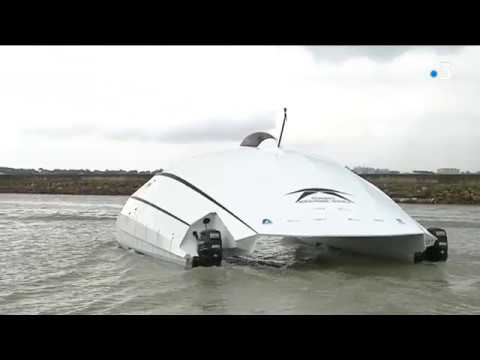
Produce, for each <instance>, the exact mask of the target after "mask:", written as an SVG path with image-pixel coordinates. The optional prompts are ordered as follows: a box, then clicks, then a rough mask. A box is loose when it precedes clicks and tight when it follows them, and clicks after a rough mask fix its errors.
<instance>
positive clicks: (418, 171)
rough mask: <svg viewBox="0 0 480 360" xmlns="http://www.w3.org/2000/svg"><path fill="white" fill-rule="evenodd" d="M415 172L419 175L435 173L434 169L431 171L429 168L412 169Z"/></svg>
mask: <svg viewBox="0 0 480 360" xmlns="http://www.w3.org/2000/svg"><path fill="white" fill-rule="evenodd" d="M412 172H413V173H414V174H418V175H431V174H434V172H433V171H429V170H413V171H412Z"/></svg>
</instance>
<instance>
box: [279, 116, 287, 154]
mask: <svg viewBox="0 0 480 360" xmlns="http://www.w3.org/2000/svg"><path fill="white" fill-rule="evenodd" d="M283 112H284V114H285V115H284V117H283V124H282V131H281V132H280V138H279V139H278V145H277V147H280V143H281V142H282V135H283V129H284V128H285V121H287V108H284V109H283Z"/></svg>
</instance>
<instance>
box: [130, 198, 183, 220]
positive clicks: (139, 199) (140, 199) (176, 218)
mask: <svg viewBox="0 0 480 360" xmlns="http://www.w3.org/2000/svg"><path fill="white" fill-rule="evenodd" d="M130 198H131V199H135V200H138V201H141V202H143V203H144V204H147V205H149V206H151V207H153V208H155V209H157V210H159V211H161V212H163V213H165V214H167V215H168V216H171V217H172V218H174V219H175V220H178V221H180V222H181V223H183V224H185V225H187V226H190V224H189V223H187V222H186V221H184V220H182V219H180V218H179V217H178V216H175V215H173V214H172V213H170V212H168V211H167V210H164V209H162V208H161V207H158V206H157V205H155V204H152V203H151V202H149V201H147V200H145V199H142V198H139V197H137V196H130Z"/></svg>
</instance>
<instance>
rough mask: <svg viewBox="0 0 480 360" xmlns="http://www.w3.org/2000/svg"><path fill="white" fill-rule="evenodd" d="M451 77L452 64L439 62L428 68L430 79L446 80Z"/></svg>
mask: <svg viewBox="0 0 480 360" xmlns="http://www.w3.org/2000/svg"><path fill="white" fill-rule="evenodd" d="M451 76H452V64H450V63H449V62H448V61H440V62H439V63H437V64H436V65H434V66H432V67H431V68H430V77H431V78H432V79H441V80H446V79H450V77H451Z"/></svg>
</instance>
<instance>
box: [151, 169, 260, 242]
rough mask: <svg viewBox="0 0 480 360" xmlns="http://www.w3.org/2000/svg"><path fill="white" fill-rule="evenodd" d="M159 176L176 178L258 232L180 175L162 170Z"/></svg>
mask: <svg viewBox="0 0 480 360" xmlns="http://www.w3.org/2000/svg"><path fill="white" fill-rule="evenodd" d="M158 175H159V176H165V177H168V178H171V179H173V180H176V181H178V182H180V183H182V184H183V185H186V186H188V187H189V188H190V189H192V190H194V191H195V192H197V193H199V194H200V195H202V196H203V197H205V198H207V199H208V200H210V201H211V202H213V203H214V204H216V205H217V206H219V207H221V208H222V209H223V210H225V211H226V212H227V213H229V214H230V215H232V216H233V217H234V218H235V219H237V220H238V221H240V222H241V223H242V224H243V225H245V226H246V227H248V228H249V229H250V230H252V231H253V232H254V233H255V234H258V233H257V231H255V229H254V228H252V227H251V226H250V225H248V224H247V223H246V222H245V221H243V220H242V219H240V218H239V217H238V216H237V215H235V214H234V213H233V212H231V211H230V210H228V209H227V208H226V207H225V206H223V205H222V204H220V203H219V202H218V201H216V200H215V199H214V198H212V197H211V196H209V195H208V194H206V193H204V192H203V191H202V190H200V189H199V188H197V187H196V186H195V185H193V184H191V183H189V182H188V181H187V180H185V179H182V178H181V177H179V176H177V175H174V174H171V173H167V172H162V173H160V174H158Z"/></svg>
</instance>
